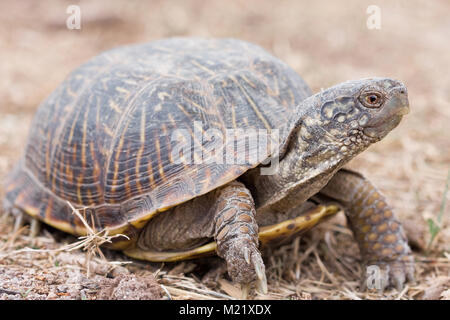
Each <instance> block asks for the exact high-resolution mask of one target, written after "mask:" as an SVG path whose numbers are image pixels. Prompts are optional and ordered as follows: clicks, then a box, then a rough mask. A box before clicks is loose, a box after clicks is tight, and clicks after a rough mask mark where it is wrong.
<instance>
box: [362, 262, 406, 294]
mask: <svg viewBox="0 0 450 320" xmlns="http://www.w3.org/2000/svg"><path fill="white" fill-rule="evenodd" d="M365 269H366V275H365V276H364V277H363V283H362V289H363V290H366V289H377V290H378V291H380V292H383V291H384V290H385V289H387V288H388V287H391V286H392V287H395V288H396V289H397V290H398V291H401V290H402V289H403V288H404V286H405V283H407V282H409V283H414V282H415V277H414V257H413V256H412V255H407V256H404V257H402V258H401V259H398V260H393V261H375V262H371V263H367V264H366V268H365Z"/></svg>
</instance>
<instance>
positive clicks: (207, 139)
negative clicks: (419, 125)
mask: <svg viewBox="0 0 450 320" xmlns="http://www.w3.org/2000/svg"><path fill="white" fill-rule="evenodd" d="M408 112H409V102H408V93H407V89H406V86H405V85H404V84H403V83H402V82H400V81H398V80H394V79H391V78H387V77H369V78H363V79H358V80H351V81H345V82H342V83H339V84H337V85H334V86H331V87H329V88H327V89H322V90H321V91H319V92H317V93H315V94H313V92H312V91H311V89H310V88H309V86H308V85H307V84H306V82H305V81H304V80H303V79H302V77H301V76H300V75H299V74H298V73H297V72H295V71H294V70H293V69H292V68H291V67H289V66H288V65H287V64H286V63H284V62H283V61H281V60H280V59H278V58H276V57H275V56H273V55H271V54H270V53H269V52H267V51H266V50H265V49H263V48H262V47H260V46H258V45H255V44H252V43H249V42H246V41H243V40H238V39H230V38H218V39H215V38H189V37H176V38H168V39H161V40H154V41H151V42H148V43H143V44H130V45H125V46H121V47H118V48H114V49H111V50H108V51H106V52H103V53H101V54H99V55H98V56H96V57H94V58H92V59H91V60H89V61H87V62H85V63H84V64H83V65H81V66H80V67H78V68H77V69H75V70H74V71H73V72H72V73H70V75H69V76H68V77H67V78H66V79H65V80H64V81H63V82H62V84H61V85H59V86H58V87H57V88H56V89H55V90H54V91H53V92H52V93H51V94H50V95H49V96H48V97H47V98H46V99H45V100H44V101H43V102H42V103H41V105H40V106H39V107H38V110H37V112H36V114H35V117H34V120H33V122H32V125H31V129H30V132H29V137H28V142H27V144H26V147H25V152H24V154H23V156H22V157H21V159H20V160H19V161H18V163H17V164H16V165H15V167H14V168H13V169H12V170H11V172H10V173H9V175H8V176H7V178H6V179H5V188H4V189H5V197H4V201H3V202H4V204H3V206H4V211H5V212H8V213H13V214H14V215H16V217H17V220H16V222H17V221H20V223H21V222H22V221H23V220H22V219H23V217H29V218H30V219H31V220H32V225H37V224H36V221H40V222H44V223H46V224H48V225H51V226H53V227H55V228H57V229H60V230H63V231H65V232H68V233H71V234H73V235H78V236H80V235H86V234H87V233H88V228H87V226H86V223H87V224H88V225H89V226H91V227H92V229H93V230H97V231H98V230H103V231H107V232H108V234H109V235H116V236H115V237H114V238H113V240H112V242H111V243H110V244H109V245H108V246H109V247H110V248H112V249H116V250H121V251H123V252H124V253H125V255H127V256H130V257H132V258H135V259H141V260H147V261H154V262H164V261H167V262H171V261H179V260H183V259H193V258H199V257H203V256H208V255H214V254H217V255H218V256H219V257H221V258H223V259H224V260H225V262H226V268H227V270H228V274H229V276H230V277H231V279H232V280H233V281H234V282H236V283H237V284H241V285H242V288H243V290H244V291H245V290H249V289H248V288H250V287H251V286H253V285H255V284H256V287H257V289H258V290H260V291H262V292H267V290H268V289H267V279H266V273H265V265H264V261H263V258H262V256H261V252H262V251H261V248H262V247H264V246H267V245H272V244H282V243H286V242H287V241H290V240H291V239H293V238H294V237H297V236H298V235H300V234H301V233H303V232H304V231H305V230H309V229H311V228H312V227H314V226H315V225H317V224H318V223H319V222H322V221H324V220H326V219H328V218H329V217H331V216H333V215H334V214H336V213H337V212H340V211H344V212H345V215H346V217H347V220H348V225H349V226H350V228H351V230H352V231H353V234H354V238H355V239H356V241H357V242H358V245H359V248H360V252H361V257H362V261H363V264H364V266H365V267H369V266H376V267H379V268H381V269H380V270H382V271H383V272H384V273H383V275H384V278H383V279H384V282H383V285H384V286H387V285H389V286H390V285H395V286H397V288H398V289H401V288H402V286H403V285H404V283H405V282H406V281H413V279H414V261H413V256H412V252H411V249H410V247H409V246H408V242H407V238H406V235H405V232H404V230H403V228H402V225H401V223H400V221H399V220H398V219H397V218H396V216H395V214H394V212H393V208H392V207H391V206H389V205H388V204H387V201H386V198H385V197H384V196H383V195H382V194H381V193H380V192H379V190H378V189H377V188H376V187H375V186H374V185H373V184H372V183H371V182H370V181H369V180H367V179H366V178H365V177H364V176H363V175H362V174H360V173H358V172H356V171H354V170H352V169H350V168H349V167H348V163H349V161H350V160H351V159H352V158H354V157H355V156H356V155H358V154H359V153H361V152H362V151H364V150H365V149H367V148H368V147H369V146H370V145H372V144H373V143H376V142H378V141H380V140H381V139H382V138H384V137H385V136H386V135H387V134H388V133H389V132H390V131H391V130H392V129H394V128H395V127H397V125H398V124H399V123H400V121H401V119H402V117H403V116H404V115H406V114H407V113H408ZM74 209H75V210H77V211H78V212H79V213H80V216H78V215H75V214H74ZM20 223H18V224H20ZM364 278H365V275H363V279H364Z"/></svg>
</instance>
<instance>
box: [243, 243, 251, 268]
mask: <svg viewBox="0 0 450 320" xmlns="http://www.w3.org/2000/svg"><path fill="white" fill-rule="evenodd" d="M244 259H245V262H247V264H248V265H250V253H249V250H248V248H247V247H244Z"/></svg>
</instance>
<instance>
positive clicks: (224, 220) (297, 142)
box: [139, 78, 413, 288]
mask: <svg viewBox="0 0 450 320" xmlns="http://www.w3.org/2000/svg"><path fill="white" fill-rule="evenodd" d="M408 111H409V106H408V99H407V93H406V88H405V87H404V85H403V84H401V83H400V82H398V81H395V80H391V79H385V78H375V79H362V80H358V81H352V82H345V83H342V84H340V85H337V86H334V87H332V88H330V89H327V90H325V91H322V92H320V93H317V94H316V95H313V96H311V97H309V98H307V99H306V100H304V101H303V102H302V103H301V104H300V105H299V106H298V107H297V109H296V112H295V114H294V115H293V117H292V119H291V121H290V122H289V123H287V125H286V127H285V128H284V130H288V132H289V133H290V134H289V135H288V139H287V140H286V141H284V142H283V143H282V145H281V147H280V152H279V154H280V162H279V170H278V172H276V173H275V174H273V175H262V174H261V171H260V167H257V168H255V169H252V170H250V171H248V172H247V173H245V174H244V175H243V176H242V177H240V181H241V182H242V183H237V182H232V183H230V184H229V185H227V186H225V187H222V188H220V189H218V190H215V191H213V192H211V193H209V194H207V195H205V196H202V197H198V198H196V199H194V200H193V201H191V202H188V203H186V204H183V205H181V206H178V207H176V208H174V212H178V214H175V215H169V214H165V215H164V216H165V218H161V219H163V220H165V221H166V222H169V223H165V224H157V221H158V219H157V218H158V217H157V218H155V219H153V220H151V221H150V222H149V224H148V227H147V229H148V230H150V229H151V230H153V231H154V232H159V234H161V235H162V234H166V236H165V237H155V240H156V238H158V239H159V240H158V241H160V242H161V245H162V247H163V248H168V247H171V244H170V243H169V242H170V241H171V240H170V239H172V238H174V237H172V236H171V233H173V234H175V235H176V237H177V239H178V244H179V245H181V244H182V243H183V241H184V240H183V236H181V237H180V232H179V231H180V230H179V227H170V226H176V225H178V224H183V223H184V222H183V220H186V216H187V215H189V216H191V217H192V215H194V217H196V218H190V219H191V220H195V219H198V220H199V221H203V222H205V224H204V225H205V226H206V225H208V223H207V221H208V220H209V221H212V220H214V228H210V227H207V228H202V229H201V230H200V229H199V228H193V230H192V231H187V230H185V231H184V232H185V233H186V235H185V237H186V239H195V238H200V239H205V237H206V236H207V234H206V233H205V230H211V232H213V235H214V238H215V239H216V240H217V245H218V247H217V250H218V254H219V255H220V256H221V257H223V258H225V260H226V261H227V265H228V270H229V273H230V274H231V276H232V278H233V279H234V280H235V281H237V282H239V283H241V284H247V283H248V282H249V281H253V280H254V279H260V280H262V279H261V278H262V277H261V275H260V273H261V271H262V270H264V264H263V262H262V259H261V256H260V252H259V251H258V250H257V247H258V240H257V237H256V235H257V232H258V231H257V230H258V224H259V225H265V224H266V223H265V222H266V221H265V217H267V221H269V220H273V218H274V217H275V218H276V217H278V218H277V219H278V220H279V217H280V216H282V215H283V214H285V215H286V219H287V218H288V216H289V217H291V216H292V210H293V209H294V208H297V207H301V205H302V204H303V203H305V202H306V201H308V199H310V198H311V197H312V196H314V195H315V194H317V193H318V192H320V191H321V190H323V191H324V194H326V193H327V192H328V193H329V190H331V188H334V189H337V190H338V191H340V193H339V192H335V193H334V196H335V197H334V198H335V199H337V200H338V201H339V202H341V203H342V204H343V205H344V207H345V208H346V212H347V216H348V217H349V220H350V224H351V226H352V228H353V231H354V232H355V237H356V239H357V241H358V243H359V244H360V247H361V251H362V254H363V257H364V259H365V261H366V263H368V264H376V265H379V266H381V267H383V268H384V269H386V270H387V269H389V270H390V271H388V272H387V273H388V274H387V276H390V282H391V283H393V284H395V285H397V287H398V288H401V286H402V285H403V282H404V280H405V279H406V278H408V279H412V273H413V265H412V261H411V256H410V249H409V247H408V245H407V243H406V238H405V236H404V233H403V231H402V229H401V226H400V223H399V222H398V221H397V220H395V218H394V217H393V214H392V211H391V210H390V208H388V206H387V205H386V202H385V200H384V198H383V197H382V196H381V195H380V194H379V193H378V192H377V191H375V190H376V189H375V188H374V187H373V186H372V185H371V184H370V183H369V182H367V180H364V179H362V178H360V176H358V175H355V177H358V178H350V177H353V176H349V177H347V175H346V174H344V173H342V172H343V171H339V170H340V169H341V168H342V167H343V166H344V165H345V164H346V163H347V162H348V161H350V160H351V159H352V158H353V157H354V156H356V155H357V154H359V153H360V152H362V151H363V150H365V149H366V148H367V147H368V146H369V145H371V144H372V143H374V142H377V141H379V140H381V139H382V138H383V137H384V136H386V135H387V134H388V133H389V132H390V131H391V130H392V129H393V128H395V127H396V126H397V125H398V124H399V122H400V120H401V118H402V116H403V115H405V114H406V113H407V112H408ZM282 136H283V135H282ZM333 176H335V179H332V178H333ZM344 177H345V178H344ZM330 180H331V182H330ZM327 184H328V186H327ZM325 186H327V187H326V189H323V188H324V187H325ZM358 187H359V188H360V189H358V190H356V191H355V190H353V189H352V188H358ZM350 189H352V191H350ZM349 195H352V196H351V197H350V198H348V199H347V198H346V197H347V196H349ZM375 198H376V199H375ZM374 206H375V207H374ZM186 210H188V211H189V212H187V211H186ZM371 210H373V211H371ZM255 212H256V213H255ZM299 214H301V212H299ZM177 216H178V217H179V218H180V220H179V221H176V220H177V219H175V218H176V217H177ZM211 217H214V219H211ZM174 219H175V220H174ZM205 219H206V220H205ZM256 221H258V224H257V223H256ZM164 226H166V227H164ZM185 229H186V228H185ZM212 229H214V231H212ZM157 230H159V231H157ZM197 233H198V235H199V236H198V237H197V236H196V234H197ZM146 234H148V235H147V236H146ZM151 234H152V232H148V233H145V230H144V232H143V233H142V234H141V237H140V241H139V243H140V244H142V243H149V241H147V240H148V239H150V237H151ZM181 234H183V233H181ZM163 242H167V243H166V244H164V243H163ZM189 243H192V242H191V241H189ZM161 245H158V246H156V248H158V247H159V248H161ZM179 245H177V247H179ZM141 249H142V250H145V249H146V246H141ZM387 283H388V282H386V284H387ZM260 287H263V288H264V287H265V284H261V283H260Z"/></svg>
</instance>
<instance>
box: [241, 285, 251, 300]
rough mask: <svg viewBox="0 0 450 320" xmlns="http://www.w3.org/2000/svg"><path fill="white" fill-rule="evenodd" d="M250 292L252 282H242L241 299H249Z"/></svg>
mask: <svg viewBox="0 0 450 320" xmlns="http://www.w3.org/2000/svg"><path fill="white" fill-rule="evenodd" d="M249 292H250V284H249V283H243V284H241V299H242V300H247V298H248V294H249Z"/></svg>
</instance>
